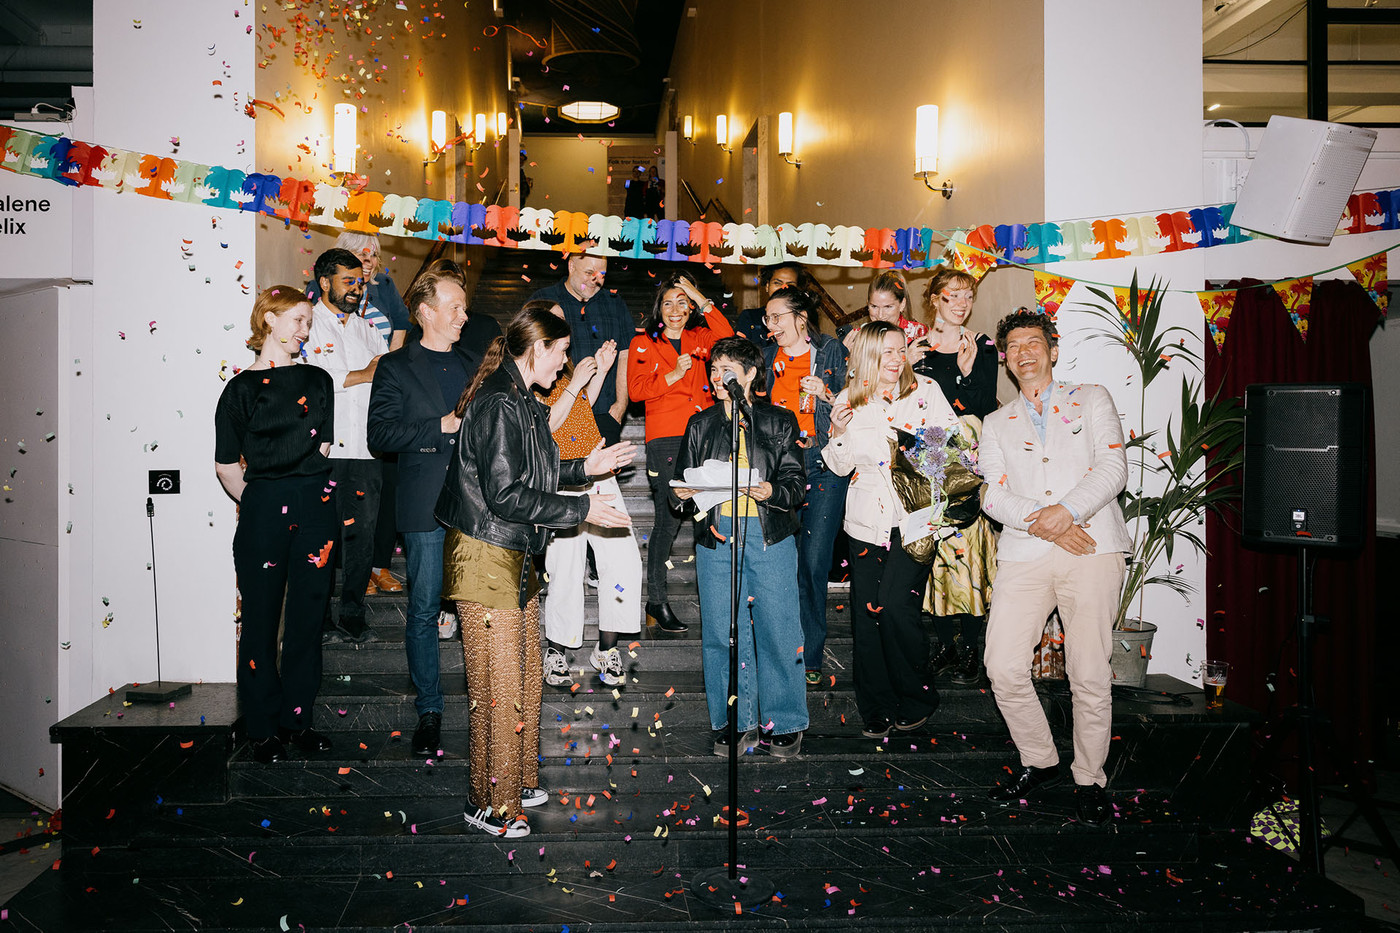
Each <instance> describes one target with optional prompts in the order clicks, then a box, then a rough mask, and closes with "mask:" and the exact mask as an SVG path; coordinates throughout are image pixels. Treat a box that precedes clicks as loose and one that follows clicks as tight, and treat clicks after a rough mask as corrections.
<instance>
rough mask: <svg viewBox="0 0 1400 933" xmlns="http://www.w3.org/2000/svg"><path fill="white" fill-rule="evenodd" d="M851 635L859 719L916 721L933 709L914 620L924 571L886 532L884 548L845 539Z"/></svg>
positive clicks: (934, 697)
mask: <svg viewBox="0 0 1400 933" xmlns="http://www.w3.org/2000/svg"><path fill="white" fill-rule="evenodd" d="M850 559H851V629H852V641H853V643H854V644H853V648H854V677H855V688H856V707H857V708H858V709H859V710H860V715H861V718H862V719H867V720H868V719H871V718H872V717H875V716H888V717H889V718H890V719H910V720H913V719H919V718H921V717H923V716H927V715H929V714H930V713H932V712H933V711H934V710H935V709H937V708H938V688H937V687H936V686H935V685H934V682H933V675H932V674H931V673H929V669H928V642H927V640H926V639H925V638H924V631H923V625H922V624H921V623H920V615H921V613H922V612H923V603H924V586H925V584H926V583H927V582H928V568H927V567H925V566H923V565H922V564H919V563H916V562H915V561H914V560H912V559H911V558H910V557H909V555H907V554H905V553H904V548H903V547H902V546H900V543H899V529H898V528H896V529H894V530H893V531H892V532H891V541H890V546H889V548H884V547H881V546H880V545H878V544H871V543H869V542H867V541H859V540H857V539H855V538H852V539H851V558H850Z"/></svg>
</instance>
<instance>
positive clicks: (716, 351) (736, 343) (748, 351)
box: [710, 335, 768, 393]
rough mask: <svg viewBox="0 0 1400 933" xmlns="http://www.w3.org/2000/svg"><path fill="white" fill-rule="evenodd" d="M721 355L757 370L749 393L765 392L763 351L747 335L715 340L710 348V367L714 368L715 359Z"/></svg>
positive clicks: (766, 383) (766, 381) (766, 385)
mask: <svg viewBox="0 0 1400 933" xmlns="http://www.w3.org/2000/svg"><path fill="white" fill-rule="evenodd" d="M721 357H723V358H725V359H730V360H733V361H734V362H736V363H738V364H739V365H740V366H742V367H744V368H745V369H752V370H756V371H757V375H756V376H754V379H753V385H751V386H750V387H749V392H750V393H756V392H765V391H767V389H768V379H767V376H766V374H765V373H764V372H763V351H762V350H760V349H759V348H758V345H757V344H755V343H753V342H752V341H750V340H749V339H748V338H747V337H739V336H737V335H736V336H733V337H721V338H720V339H718V340H716V341H715V345H714V346H713V347H711V348H710V369H711V371H713V370H714V365H715V360H718V359H720V358H721Z"/></svg>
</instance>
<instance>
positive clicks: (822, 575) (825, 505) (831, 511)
mask: <svg viewBox="0 0 1400 933" xmlns="http://www.w3.org/2000/svg"><path fill="white" fill-rule="evenodd" d="M848 485H850V477H848V476H837V475H836V474H835V473H832V472H831V471H830V470H828V469H826V465H825V464H823V463H822V461H821V457H820V455H819V452H818V451H817V450H816V449H815V448H814V449H812V450H808V451H807V502H806V503H805V504H804V505H803V507H802V530H801V531H799V532H798V534H797V595H798V598H799V600H801V602H800V609H801V614H802V657H803V663H804V664H805V665H806V668H807V670H809V671H819V670H821V669H822V655H823V653H824V652H825V651H826V585H827V576H828V575H829V573H830V572H831V549H832V547H833V545H835V543H836V533H837V532H839V531H840V530H841V519H842V518H843V517H844V516H845V514H846V487H847V486H848Z"/></svg>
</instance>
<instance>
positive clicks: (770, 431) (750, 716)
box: [675, 337, 807, 758]
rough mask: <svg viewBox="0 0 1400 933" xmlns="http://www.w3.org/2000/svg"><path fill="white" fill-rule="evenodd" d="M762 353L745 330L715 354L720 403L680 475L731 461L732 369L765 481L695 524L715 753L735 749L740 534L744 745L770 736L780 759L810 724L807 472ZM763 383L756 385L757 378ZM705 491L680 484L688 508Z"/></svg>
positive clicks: (696, 434) (748, 448) (745, 446)
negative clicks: (733, 630) (804, 527)
mask: <svg viewBox="0 0 1400 933" xmlns="http://www.w3.org/2000/svg"><path fill="white" fill-rule="evenodd" d="M762 362H763V361H762V357H761V356H760V353H759V350H758V348H757V347H755V346H754V345H753V344H751V343H749V341H747V340H745V339H744V338H743V337H725V338H723V339H721V340H719V341H718V342H716V343H715V345H714V348H713V349H712V350H711V351H710V385H711V387H712V388H713V389H714V393H715V399H716V400H717V401H721V402H723V404H722V405H713V406H711V407H709V408H707V409H705V410H704V411H701V412H696V413H695V414H694V415H692V416H691V417H690V421H689V422H688V423H687V424H686V427H685V437H684V439H683V441H682V443H681V450H680V455H679V456H678V457H677V458H676V475H677V476H678V477H681V476H685V471H686V470H687V469H688V468H692V467H699V466H701V465H702V464H704V463H705V462H707V461H712V460H718V461H723V462H725V463H727V462H729V461H730V460H731V459H732V457H731V452H732V446H731V418H732V417H733V408H734V404H733V402H732V401H731V400H730V397H729V393H728V391H727V390H726V388H725V386H724V377H725V374H726V373H733V374H734V376H735V378H737V379H738V382H739V385H740V386H742V387H743V391H744V395H745V399H746V401H747V403H748V408H749V411H750V412H751V413H752V414H751V415H750V414H749V413H747V412H743V411H742V410H741V411H740V432H739V448H740V450H739V467H740V469H741V470H743V469H744V468H745V467H751V468H752V469H753V470H754V473H755V475H756V478H757V479H758V480H760V481H759V482H757V483H754V484H753V485H750V486H747V487H741V491H740V495H739V503H738V510H739V511H738V514H739V517H738V519H737V520H736V518H735V517H734V506H733V505H732V504H731V503H730V501H729V499H728V496H726V497H725V500H724V501H723V502H722V503H719V504H717V505H715V506H714V507H713V508H711V509H710V510H709V514H708V516H707V517H706V518H705V519H704V520H702V521H701V522H700V523H699V524H698V525H697V527H696V533H695V543H696V545H697V546H696V549H695V567H696V578H697V581H698V583H699V587H700V628H701V649H702V657H703V661H704V669H705V699H706V703H707V705H708V707H709V713H710V726H711V727H712V728H713V729H714V743H715V744H714V751H715V754H716V755H722V756H723V755H728V754H729V744H728V742H729V735H728V731H727V724H728V721H729V719H728V717H729V704H728V703H727V702H726V700H727V698H728V694H729V616H730V602H729V568H730V553H729V537H730V535H733V534H737V535H738V536H739V561H740V563H739V568H740V569H739V620H738V621H739V694H738V702H737V703H735V704H734V710H735V714H736V715H737V716H738V720H739V721H738V726H739V731H740V733H741V738H740V747H741V751H749V750H750V749H752V748H753V747H754V746H755V745H757V744H758V743H759V741H760V736H759V730H758V726H759V724H760V723H762V724H763V736H762V741H763V743H764V744H765V745H767V746H768V750H769V752H770V753H771V754H773V755H776V756H778V757H780V758H786V757H790V756H792V755H796V754H797V752H798V751H799V750H800V749H801V747H802V733H803V732H804V731H805V730H806V728H807V691H806V685H805V682H804V680H803V671H804V670H805V665H804V664H803V658H802V624H801V622H800V620H799V619H798V616H797V613H796V612H794V611H793V610H794V607H795V606H796V605H797V540H796V538H795V534H796V532H797V529H798V527H799V522H798V518H797V511H798V509H799V508H801V506H802V502H803V500H804V499H805V497H806V484H807V477H806V471H805V469H804V467H803V460H802V450H801V449H800V448H799V447H798V446H797V439H798V429H797V418H796V417H795V416H794V415H793V414H792V412H790V411H787V410H786V409H783V408H778V407H776V406H773V405H770V404H768V402H766V401H760V400H756V399H755V398H754V389H755V388H759V389H762V388H763V377H762V375H761V373H762ZM755 383H757V385H755ZM695 496H696V490H694V489H690V488H676V489H675V497H676V499H677V500H678V501H680V502H684V503H685V505H684V506H683V507H685V508H688V509H693V508H694V502H693V500H694V498H695Z"/></svg>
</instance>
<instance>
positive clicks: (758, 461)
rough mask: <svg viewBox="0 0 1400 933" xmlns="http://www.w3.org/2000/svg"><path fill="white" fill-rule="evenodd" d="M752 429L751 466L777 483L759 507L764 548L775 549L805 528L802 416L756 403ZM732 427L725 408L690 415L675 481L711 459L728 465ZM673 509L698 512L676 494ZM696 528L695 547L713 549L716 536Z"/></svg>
mask: <svg viewBox="0 0 1400 933" xmlns="http://www.w3.org/2000/svg"><path fill="white" fill-rule="evenodd" d="M753 408H754V412H753V420H754V424H753V429H752V430H749V429H747V428H746V429H745V431H744V438H745V439H746V440H747V441H748V446H749V451H748V454H749V466H750V467H752V468H753V469H755V470H757V471H758V473H759V475H760V476H762V477H763V478H764V479H765V480H767V481H768V482H769V483H772V484H773V495H772V496H770V497H769V498H768V499H767V500H766V501H764V502H760V503H758V522H759V525H760V526H761V527H762V528H763V541H764V543H765V544H776V543H778V542H779V541H781V540H783V539H784V538H786V537H787V536H788V535H792V534H796V533H797V529H798V528H800V527H801V522H800V521H799V520H798V517H797V510H798V509H800V508H801V507H802V503H803V502H804V501H806V497H807V470H806V467H804V466H803V456H802V453H803V452H802V449H801V448H799V447H798V446H797V438H798V429H797V416H796V415H794V414H793V413H792V412H790V411H788V410H787V409H785V408H778V407H777V406H775V405H771V404H769V403H768V402H764V401H756V402H754V406H753ZM730 431H731V428H730V423H729V419H728V418H727V417H725V414H724V405H723V404H722V403H717V404H714V405H711V406H710V407H709V408H707V409H705V410H704V411H700V412H696V413H695V414H693V415H691V416H690V421H689V422H687V423H686V426H685V437H684V438H683V439H682V441H681V452H680V454H679V455H677V457H676V479H682V478H684V476H685V470H686V468H687V467H693V466H700V465H701V464H702V463H704V462H705V461H706V460H728V459H729V454H730V450H731V448H730ZM671 501H672V504H673V505H679V506H680V508H681V509H682V511H686V512H694V511H695V503H694V502H693V501H686V502H681V500H680V499H677V498H676V496H675V493H672V494H671ZM719 509H720V507H719V506H715V507H714V508H713V509H711V510H710V520H711V521H712V522H713V521H715V520H716V519H717V518H718V517H719ZM702 530H703V529H700V528H697V529H696V535H695V543H696V544H698V545H701V546H702V547H714V546H715V545H716V543H717V541H718V539H716V538H715V536H714V535H711V534H703V533H701V532H702Z"/></svg>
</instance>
